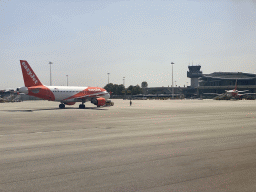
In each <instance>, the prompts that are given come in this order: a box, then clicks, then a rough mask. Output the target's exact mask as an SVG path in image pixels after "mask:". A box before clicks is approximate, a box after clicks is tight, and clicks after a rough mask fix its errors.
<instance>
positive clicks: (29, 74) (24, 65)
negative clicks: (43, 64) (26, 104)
mask: <svg viewBox="0 0 256 192" xmlns="http://www.w3.org/2000/svg"><path fill="white" fill-rule="evenodd" d="M20 66H21V70H22V74H23V79H24V84H25V86H26V87H31V86H37V85H42V83H41V82H40V80H39V79H38V77H37V76H36V74H35V72H34V71H33V69H32V68H31V67H30V65H29V64H28V62H27V61H26V60H20Z"/></svg>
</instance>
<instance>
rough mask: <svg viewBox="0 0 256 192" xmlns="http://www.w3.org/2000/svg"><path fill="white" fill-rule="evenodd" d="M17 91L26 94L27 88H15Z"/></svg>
mask: <svg viewBox="0 0 256 192" xmlns="http://www.w3.org/2000/svg"><path fill="white" fill-rule="evenodd" d="M17 92H19V93H25V94H28V88H27V87H20V88H17Z"/></svg>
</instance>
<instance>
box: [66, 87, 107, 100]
mask: <svg viewBox="0 0 256 192" xmlns="http://www.w3.org/2000/svg"><path fill="white" fill-rule="evenodd" d="M103 91H106V90H105V89H102V88H100V87H87V88H86V89H84V90H83V91H80V92H79V93H77V94H75V95H73V96H71V97H68V98H66V99H64V100H69V99H74V98H82V97H86V96H87V97H96V96H101V95H102V94H100V95H99V94H98V95H97V93H101V92H103Z"/></svg>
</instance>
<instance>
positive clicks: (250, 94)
mask: <svg viewBox="0 0 256 192" xmlns="http://www.w3.org/2000/svg"><path fill="white" fill-rule="evenodd" d="M244 95H256V93H245V94H244Z"/></svg>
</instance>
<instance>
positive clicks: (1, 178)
mask: <svg viewBox="0 0 256 192" xmlns="http://www.w3.org/2000/svg"><path fill="white" fill-rule="evenodd" d="M112 101H114V102H115V105H114V106H113V107H105V108H97V107H95V106H94V105H92V104H90V103H88V104H87V103H86V106H87V108H86V109H78V104H76V105H74V106H66V109H59V108H58V105H59V103H57V102H56V103H55V102H48V101H25V102H20V103H1V104H0V154H1V155H0V170H1V171H0V191H8V192H9V191H62V192H63V191H145V192H146V191H147V192H148V191H172V192H180V191H186V192H187V191H197V192H198V191H231V192H235V191H239V192H241V191H243V192H245V191H250V192H252V191H256V101H245V100H242V101H215V100H165V101H161V100H145V101H143V100H140V101H139V100H133V101H132V102H133V104H132V106H129V100H112Z"/></svg>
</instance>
